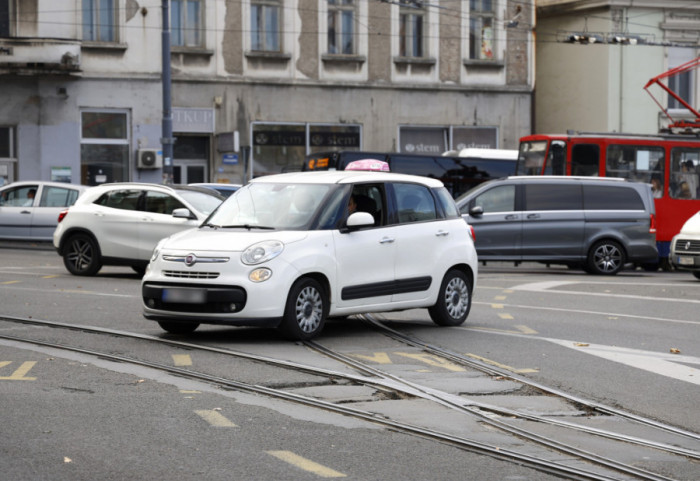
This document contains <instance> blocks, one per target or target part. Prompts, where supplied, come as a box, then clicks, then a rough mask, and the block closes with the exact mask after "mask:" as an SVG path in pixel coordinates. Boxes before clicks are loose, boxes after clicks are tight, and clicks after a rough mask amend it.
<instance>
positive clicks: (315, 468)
mask: <svg viewBox="0 0 700 481" xmlns="http://www.w3.org/2000/svg"><path fill="white" fill-rule="evenodd" d="M267 454H270V455H272V456H274V457H276V458H277V459H280V460H282V461H284V462H286V463H289V464H291V465H292V466H296V467H297V468H300V469H303V470H304V471H308V472H310V473H314V474H315V475H317V476H320V477H322V478H345V477H346V476H347V475H345V474H343V473H339V472H338V471H336V470H334V469H331V468H327V467H326V466H323V465H321V464H318V463H316V462H314V461H311V460H309V459H306V458H303V457H301V456H299V455H297V454H294V453H293V452H291V451H267Z"/></svg>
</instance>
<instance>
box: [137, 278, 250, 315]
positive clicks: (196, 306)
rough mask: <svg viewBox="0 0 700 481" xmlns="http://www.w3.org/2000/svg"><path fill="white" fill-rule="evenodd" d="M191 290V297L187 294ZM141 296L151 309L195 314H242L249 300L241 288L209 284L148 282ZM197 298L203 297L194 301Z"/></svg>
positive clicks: (142, 288)
mask: <svg viewBox="0 0 700 481" xmlns="http://www.w3.org/2000/svg"><path fill="white" fill-rule="evenodd" d="M168 290H175V291H178V292H179V294H180V295H179V296H174V295H173V294H177V292H175V293H173V292H170V293H168V292H166V291H168ZM188 291H189V293H190V294H192V296H189V295H188ZM202 291H204V292H202ZM168 294H169V295H168ZM141 295H142V296H143V302H144V304H145V305H146V306H148V307H150V308H151V309H157V310H160V311H175V312H191V313H193V314H234V313H236V312H240V311H242V310H243V308H244V307H245V305H246V301H247V294H246V291H245V289H243V288H242V287H237V286H219V285H207V284H183V283H169V282H163V283H150V282H148V283H146V284H144V285H143V286H142V287H141ZM197 295H200V296H201V295H203V296H204V297H203V298H201V299H197V300H195V298H196V297H197ZM187 298H189V299H190V301H191V302H188V301H187V300H186V299H187ZM167 299H171V301H170V302H169V301H168V300H167ZM183 299H185V300H184V301H183Z"/></svg>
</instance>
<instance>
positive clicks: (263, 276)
mask: <svg viewBox="0 0 700 481" xmlns="http://www.w3.org/2000/svg"><path fill="white" fill-rule="evenodd" d="M270 277H272V271H271V270H270V269H268V268H267V267H261V268H259V269H255V270H254V271H251V272H250V274H248V279H250V280H251V282H264V281H266V280H268V279H269V278H270Z"/></svg>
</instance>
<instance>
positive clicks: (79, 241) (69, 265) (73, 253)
mask: <svg viewBox="0 0 700 481" xmlns="http://www.w3.org/2000/svg"><path fill="white" fill-rule="evenodd" d="M63 265H64V266H66V269H68V272H70V273H71V274H73V275H75V276H94V275H95V274H97V271H99V270H100V269H101V268H102V263H101V261H100V248H99V246H98V245H97V242H95V241H94V240H93V239H92V237H90V236H89V235H87V234H75V235H73V236H71V237H70V239H68V240H67V241H66V246H65V247H64V248H63Z"/></svg>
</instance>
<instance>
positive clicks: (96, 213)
mask: <svg viewBox="0 0 700 481" xmlns="http://www.w3.org/2000/svg"><path fill="white" fill-rule="evenodd" d="M92 215H94V216H95V217H104V216H105V214H104V212H93V213H92Z"/></svg>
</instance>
